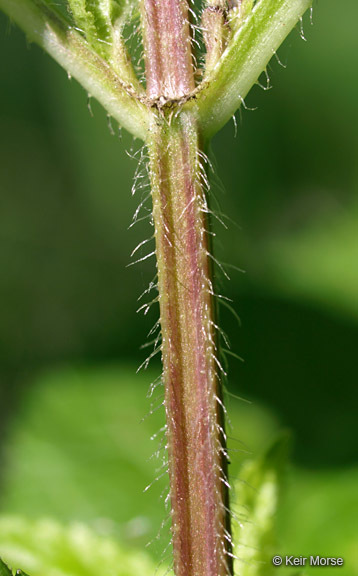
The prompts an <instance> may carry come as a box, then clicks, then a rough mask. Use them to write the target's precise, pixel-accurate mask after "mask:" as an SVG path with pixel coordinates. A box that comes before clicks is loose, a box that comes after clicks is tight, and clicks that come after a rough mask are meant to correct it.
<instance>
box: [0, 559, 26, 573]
mask: <svg viewBox="0 0 358 576" xmlns="http://www.w3.org/2000/svg"><path fill="white" fill-rule="evenodd" d="M0 576H13V575H12V572H11V570H10V568H9V567H8V566H6V564H5V563H4V562H3V561H2V560H1V558H0ZM16 576H28V575H27V574H26V573H25V572H23V571H22V570H16Z"/></svg>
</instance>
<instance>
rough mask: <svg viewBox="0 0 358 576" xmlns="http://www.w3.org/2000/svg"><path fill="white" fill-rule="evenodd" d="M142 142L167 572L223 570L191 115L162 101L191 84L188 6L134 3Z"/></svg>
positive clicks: (203, 245) (225, 519) (210, 309)
mask: <svg viewBox="0 0 358 576" xmlns="http://www.w3.org/2000/svg"><path fill="white" fill-rule="evenodd" d="M142 18H143V28H144V31H143V37H144V42H145V55H146V75H147V91H148V95H149V96H150V97H151V98H155V99H158V101H159V102H164V103H168V105H167V106H165V104H164V105H163V106H164V107H163V108H162V109H161V110H159V111H157V112H156V113H155V114H153V120H152V123H151V127H150V136H149V138H148V140H147V146H148V150H149V157H150V175H151V186H152V198H153V218H154V224H155V238H156V253H157V267H158V290H159V304H160V323H161V330H162V359H163V381H164V387H165V407H166V418H167V444H168V454H169V477H170V497H171V508H172V537H173V552H174V572H175V574H176V576H225V575H227V574H232V562H231V556H230V554H231V549H230V545H231V536H230V519H229V516H228V513H227V511H228V483H227V477H226V452H225V431H224V423H223V411H222V402H221V390H220V378H219V376H218V371H219V370H220V364H219V360H218V350H217V343H216V330H215V322H214V303H213V282H212V270H211V265H210V252H209V240H208V238H209V236H208V226H209V222H208V206H207V200H206V195H205V185H204V182H203V180H204V181H205V180H206V178H205V177H204V179H203V166H202V165H201V164H202V162H201V159H202V158H203V157H204V155H203V153H202V151H201V144H202V143H201V141H200V133H199V130H198V127H197V124H196V120H195V117H194V115H192V114H186V113H181V112H180V110H177V114H176V115H175V116H174V115H171V114H170V102H168V99H170V98H172V99H175V98H180V97H181V96H183V95H185V94H187V93H188V92H189V91H190V90H192V89H193V87H194V76H193V67H192V59H191V44H190V35H189V24H188V14H187V4H186V2H185V1H183V0H170V1H168V2H161V1H160V0H143V3H142Z"/></svg>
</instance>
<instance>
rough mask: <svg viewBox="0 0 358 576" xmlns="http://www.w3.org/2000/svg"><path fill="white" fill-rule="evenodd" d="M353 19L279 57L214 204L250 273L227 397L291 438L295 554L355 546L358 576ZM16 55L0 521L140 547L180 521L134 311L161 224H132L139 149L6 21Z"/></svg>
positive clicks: (10, 106) (1, 373)
mask: <svg viewBox="0 0 358 576" xmlns="http://www.w3.org/2000/svg"><path fill="white" fill-rule="evenodd" d="M357 21H358V4H357V3H356V1H355V0H346V2H344V7H343V5H341V4H339V6H337V2H335V1H334V0H325V2H323V1H321V2H320V3H318V2H317V3H316V4H315V7H314V11H313V26H311V23H310V19H309V17H308V18H306V19H305V21H304V33H305V36H306V38H307V42H303V41H302V40H301V39H300V33H299V32H300V31H299V28H297V30H295V31H293V33H292V34H291V35H290V37H289V38H288V40H287V41H286V43H285V45H284V46H283V47H282V48H281V49H280V51H279V57H280V60H281V62H283V63H285V64H287V68H286V70H283V69H282V68H281V66H280V65H279V63H278V62H276V60H275V59H273V61H272V62H271V64H270V68H269V74H270V77H271V83H272V84H273V89H272V90H270V91H268V92H264V91H263V90H261V88H259V87H258V86H256V87H255V88H254V89H253V90H252V92H251V94H250V95H249V97H248V98H247V106H248V107H250V108H256V110H255V111H249V110H243V111H242V112H241V113H240V114H238V115H237V121H238V133H237V137H236V138H234V132H235V130H234V124H233V123H229V125H227V126H226V128H225V129H224V130H223V131H222V132H221V133H220V134H218V135H217V136H216V138H215V139H214V141H213V143H212V157H213V161H214V164H215V174H214V176H213V178H212V180H213V194H214V195H215V197H216V199H217V202H218V204H219V205H220V210H221V211H222V212H223V213H224V214H227V215H229V216H230V218H231V219H232V220H233V221H234V222H236V223H237V225H235V224H231V223H229V227H228V229H227V230H225V229H223V228H221V227H220V225H218V226H217V227H216V228H217V230H216V231H217V236H218V237H217V244H216V248H215V250H216V254H217V256H218V258H219V259H221V260H222V261H223V262H227V263H230V264H233V265H234V266H237V267H239V268H241V269H243V270H245V274H241V273H238V272H235V271H231V270H230V276H231V281H230V282H223V287H222V290H223V291H224V292H225V294H226V295H227V296H229V297H230V298H232V299H233V301H234V307H235V309H236V311H237V312H238V314H239V315H240V318H241V323H242V324H241V327H238V324H237V322H236V320H235V319H234V318H233V316H232V315H231V314H230V313H229V311H227V310H225V309H223V310H222V314H221V325H222V326H223V327H224V329H225V330H226V332H227V333H228V334H229V337H230V340H231V343H232V348H233V350H234V351H235V352H237V353H238V354H239V355H240V356H242V357H243V358H244V360H245V362H244V363H240V362H237V361H236V360H235V359H232V360H231V361H230V374H229V389H230V390H231V391H232V392H233V393H235V394H238V395H240V396H243V397H245V398H246V399H248V400H250V401H252V404H250V405H249V404H244V403H243V402H240V401H239V400H235V399H231V400H230V401H229V410H230V414H231V415H232V416H231V419H232V421H233V432H232V436H233V437H234V438H236V439H238V440H240V441H243V442H244V444H245V450H247V451H249V452H251V453H253V454H254V455H255V454H258V453H260V451H261V450H263V449H264V448H265V446H266V445H267V444H268V443H269V441H270V439H272V438H273V437H274V436H275V434H276V433H277V431H278V430H279V429H280V428H281V427H285V428H289V429H290V430H291V431H292V433H293V437H294V443H293V452H292V458H291V462H292V471H291V473H290V481H289V482H288V487H287V492H286V496H285V503H284V505H283V507H282V509H281V512H280V514H279V518H278V520H279V530H280V542H281V544H280V546H281V547H283V548H282V549H283V550H284V552H285V553H286V551H287V553H288V552H289V553H294V554H298V555H299V554H310V553H316V554H319V553H322V554H326V555H330V554H331V555H333V554H336V555H342V556H343V555H344V554H346V555H347V557H348V558H349V562H348V563H347V565H346V566H345V567H344V569H343V570H344V571H345V573H347V574H358V558H357V553H356V550H355V546H354V542H356V541H357V539H358V534H357V525H356V518H357V513H358V493H357V492H358V491H357V479H358V465H357V464H358V463H357V400H358V386H357V383H358V365H357V349H358V168H357V166H358V165H357V160H356V159H357V154H358V130H357V128H358V106H357V102H358V79H357V75H356V66H357V51H358V40H357ZM0 43H1V48H0V54H1V56H0V66H1V69H0V70H1V74H0V169H1V176H0V270H1V274H0V318H1V321H0V379H1V381H0V434H1V441H0V510H1V511H2V512H6V513H13V512H14V513H21V514H23V515H27V516H29V517H39V516H47V515H49V516H55V517H57V518H60V519H62V520H72V519H78V520H85V521H86V522H89V523H92V524H93V525H94V526H96V527H97V529H99V530H104V531H106V530H107V529H108V530H111V531H113V530H114V531H115V532H116V533H117V532H118V534H119V535H120V536H121V538H122V539H123V538H124V539H127V540H128V541H131V542H132V541H133V542H135V543H142V542H144V541H147V540H148V539H150V537H153V535H155V533H156V531H157V529H158V527H159V525H160V523H161V520H162V519H163V518H164V517H165V512H164V511H163V507H162V506H161V505H159V504H158V501H159V500H160V494H161V493H162V491H163V488H165V486H166V484H167V482H166V480H165V479H164V480H162V482H159V483H158V485H156V486H155V487H153V490H152V492H148V493H144V494H143V492H142V490H143V488H144V487H145V485H146V484H148V483H150V482H151V480H152V479H153V478H154V477H155V475H156V472H155V470H156V468H158V462H155V461H154V460H153V459H151V460H148V458H149V456H150V455H151V453H152V452H153V445H152V444H153V443H150V440H149V438H150V436H151V434H154V433H155V432H156V431H158V429H159V428H160V426H162V425H163V414H162V412H161V411H158V412H155V414H154V415H153V417H150V418H148V419H146V420H145V421H144V423H143V424H140V420H141V419H142V418H143V417H144V416H145V415H146V414H147V413H148V412H149V411H150V401H149V400H147V399H146V392H147V390H148V387H149V384H150V382H151V380H153V379H155V378H156V376H157V375H158V374H159V371H160V367H159V365H158V364H156V363H155V362H154V361H153V364H152V368H151V369H150V370H149V372H147V373H146V372H144V373H141V374H140V375H138V376H136V375H135V370H136V368H137V366H138V365H139V364H140V363H141V362H142V361H143V360H144V358H145V356H146V351H144V350H141V349H140V347H141V345H142V344H143V343H144V342H145V341H146V334H147V333H148V331H149V329H150V328H151V325H152V324H153V323H154V321H155V320H156V318H157V315H158V312H157V310H154V311H153V312H151V313H150V314H149V315H148V316H145V317H143V315H142V314H136V308H137V307H138V303H137V297H138V296H139V295H140V294H141V293H142V291H143V290H144V289H145V288H146V286H147V284H148V282H149V281H150V280H151V279H152V277H153V276H154V264H153V261H146V262H143V263H142V264H140V265H139V266H134V267H129V268H127V267H126V266H127V264H128V263H129V261H130V253H131V251H132V250H133V249H134V248H135V247H136V246H137V244H138V243H139V242H140V241H142V240H143V239H145V238H146V237H147V236H148V235H149V234H150V229H149V226H148V225H147V224H145V223H143V224H139V225H137V226H135V227H133V228H131V229H130V230H128V229H127V228H128V226H129V225H130V223H131V218H132V215H133V212H134V211H135V209H136V207H137V205H138V204H139V202H140V194H139V195H137V196H134V197H132V195H131V186H132V182H133V174H134V171H135V168H136V162H135V160H133V159H131V158H130V155H131V154H132V153H133V152H134V151H135V150H137V149H138V143H137V142H133V140H132V138H131V137H130V136H129V135H127V134H126V133H124V132H123V133H122V134H119V132H118V129H117V127H116V125H115V123H113V128H114V131H115V134H114V135H113V134H111V131H110V130H109V128H108V122H107V119H106V114H105V113H104V112H103V110H102V109H101V108H100V106H99V105H98V104H97V103H96V102H95V101H90V111H89V107H88V98H87V94H86V93H85V92H84V91H83V89H82V88H81V87H80V86H79V85H78V84H77V83H76V82H75V81H73V80H71V81H69V80H68V78H67V75H66V73H65V72H64V71H63V70H62V69H60V68H59V67H58V65H57V64H55V63H54V62H52V61H51V59H50V58H49V57H48V56H47V55H45V54H44V53H42V52H41V50H40V49H38V48H37V47H36V46H31V47H30V46H29V45H28V44H27V42H26V39H25V37H24V35H23V34H22V32H21V31H19V30H18V29H17V28H16V27H13V26H11V25H10V24H9V22H8V20H7V19H6V18H5V17H4V16H1V18H0ZM261 80H262V79H261ZM262 82H263V83H265V82H266V80H265V79H264V80H262ZM126 151H128V152H129V155H128V154H126V153H125V152H126ZM144 253H145V252H143V255H144ZM219 281H220V282H221V280H219ZM157 402H159V401H157ZM243 457H244V455H243V454H241V453H237V454H236V453H235V454H234V456H233V464H232V468H233V470H234V472H237V471H238V470H239V467H240V462H241V459H242V458H243ZM285 547H286V548H285ZM287 547H290V550H288V549H287ZM154 548H155V547H154ZM286 549H287V550H286ZM154 554H155V552H154ZM327 570H328V571H329V569H326V572H327ZM317 571H318V572H319V569H318V570H317V569H316V572H317Z"/></svg>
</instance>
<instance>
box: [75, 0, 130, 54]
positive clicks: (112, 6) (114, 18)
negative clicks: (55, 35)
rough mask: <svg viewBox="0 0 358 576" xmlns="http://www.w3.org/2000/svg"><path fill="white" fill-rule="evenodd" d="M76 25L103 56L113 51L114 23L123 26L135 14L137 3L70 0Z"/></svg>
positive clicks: (124, 0)
mask: <svg viewBox="0 0 358 576" xmlns="http://www.w3.org/2000/svg"><path fill="white" fill-rule="evenodd" d="M68 3H69V6H70V9H71V11H72V14H73V17H74V19H75V22H76V25H77V26H78V27H79V28H80V30H81V31H82V32H83V33H84V34H85V36H86V39H87V41H88V42H89V43H90V44H91V45H92V46H93V48H95V50H96V51H97V52H98V53H99V54H101V55H102V56H103V57H106V56H108V55H109V54H110V53H111V51H112V45H113V34H114V25H115V23H116V22H118V21H119V22H120V23H121V28H122V27H123V26H124V24H125V22H126V21H127V20H130V19H131V16H132V14H133V5H134V4H135V3H133V2H130V1H129V0H119V1H115V0H68Z"/></svg>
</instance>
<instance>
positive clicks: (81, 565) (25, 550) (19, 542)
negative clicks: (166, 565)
mask: <svg viewBox="0 0 358 576" xmlns="http://www.w3.org/2000/svg"><path fill="white" fill-rule="evenodd" d="M0 553H1V555H2V556H3V557H4V558H5V559H6V561H7V562H10V563H11V564H14V565H19V564H21V565H22V566H25V568H26V570H28V571H29V573H30V574H33V575H34V576H98V574H103V575H106V576H107V575H108V576H109V575H111V576H138V575H140V576H152V575H153V574H154V573H155V568H156V566H155V564H154V563H153V562H152V561H151V560H150V558H149V557H148V556H147V555H146V554H144V553H142V552H140V551H138V550H135V549H130V548H128V547H126V548H124V547H122V546H120V544H118V543H117V542H115V541H114V540H109V539H106V538H100V537H99V536H97V535H96V534H94V533H93V532H91V531H90V530H89V529H88V528H87V527H86V526H84V525H80V524H74V525H71V526H69V527H67V528H65V527H63V526H61V525H59V524H57V523H56V522H54V521H52V520H41V521H37V522H29V521H26V520H24V519H22V518H19V517H2V518H1V517H0ZM1 570H2V571H1ZM163 571H165V569H164V570H163ZM18 574H19V575H20V574H22V576H26V575H25V574H24V573H23V572H22V573H21V572H18ZM0 576H12V574H11V572H10V571H9V569H8V568H7V567H6V565H4V564H0Z"/></svg>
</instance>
